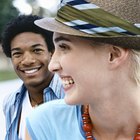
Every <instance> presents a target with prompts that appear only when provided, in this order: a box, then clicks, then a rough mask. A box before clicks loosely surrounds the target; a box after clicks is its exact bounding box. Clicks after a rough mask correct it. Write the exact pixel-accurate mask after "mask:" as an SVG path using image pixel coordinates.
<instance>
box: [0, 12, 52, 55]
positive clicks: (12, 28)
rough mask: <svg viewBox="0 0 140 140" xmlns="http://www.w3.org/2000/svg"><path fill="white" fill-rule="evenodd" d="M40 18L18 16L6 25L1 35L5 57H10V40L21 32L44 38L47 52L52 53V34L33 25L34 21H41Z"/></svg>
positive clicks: (35, 16)
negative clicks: (35, 34) (39, 35)
mask: <svg viewBox="0 0 140 140" xmlns="http://www.w3.org/2000/svg"><path fill="white" fill-rule="evenodd" d="M41 18H42V17H40V16H37V15H20V16H18V17H17V18H14V19H12V20H11V21H10V22H9V23H7V24H6V26H5V29H4V30H3V33H2V48H3V51H4V53H5V55H6V56H7V57H11V41H12V39H13V38H14V37H15V36H16V35H18V34H20V33H23V32H33V33H37V34H41V35H42V37H44V39H45V42H46V44H47V46H48V50H49V52H53V50H54V45H53V41H52V35H53V33H52V32H50V31H47V30H44V29H42V28H40V27H38V26H36V25H35V24H34V21H35V20H38V19H41Z"/></svg>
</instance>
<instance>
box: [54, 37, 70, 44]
mask: <svg viewBox="0 0 140 140" xmlns="http://www.w3.org/2000/svg"><path fill="white" fill-rule="evenodd" d="M62 40H63V41H69V42H70V39H68V38H66V37H63V36H59V37H57V38H55V39H54V42H55V43H57V42H59V41H62Z"/></svg>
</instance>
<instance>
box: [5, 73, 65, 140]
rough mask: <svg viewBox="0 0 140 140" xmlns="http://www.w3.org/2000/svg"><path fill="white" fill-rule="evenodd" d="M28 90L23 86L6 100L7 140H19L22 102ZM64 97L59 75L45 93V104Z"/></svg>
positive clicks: (55, 76)
mask: <svg viewBox="0 0 140 140" xmlns="http://www.w3.org/2000/svg"><path fill="white" fill-rule="evenodd" d="M26 91H27V89H26V87H25V85H24V84H23V85H22V86H21V88H20V89H19V90H17V91H16V92H14V93H12V94H10V95H9V96H8V97H6V98H5V99H4V102H3V111H4V114H5V120H6V136H5V140H19V138H18V133H17V132H18V122H19V119H20V113H21V110H22V102H23V99H24V96H25V93H26ZM63 97H64V90H63V87H62V84H61V81H60V79H59V76H58V75H56V74H55V75H54V77H53V79H52V81H51V83H50V85H49V87H47V88H45V89H44V91H43V99H44V102H48V101H50V100H54V99H61V98H63Z"/></svg>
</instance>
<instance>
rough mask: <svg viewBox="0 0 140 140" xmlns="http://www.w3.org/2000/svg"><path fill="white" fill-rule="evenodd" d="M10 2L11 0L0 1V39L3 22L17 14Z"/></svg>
mask: <svg viewBox="0 0 140 140" xmlns="http://www.w3.org/2000/svg"><path fill="white" fill-rule="evenodd" d="M12 2H13V0H1V2H0V39H1V33H2V30H3V28H4V26H5V24H6V23H7V22H8V21H9V20H11V19H12V18H14V17H16V16H17V15H18V14H19V11H18V10H17V9H16V8H15V7H14V6H13V4H12Z"/></svg>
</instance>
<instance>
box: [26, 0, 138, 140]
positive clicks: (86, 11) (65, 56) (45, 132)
mask: <svg viewBox="0 0 140 140" xmlns="http://www.w3.org/2000/svg"><path fill="white" fill-rule="evenodd" d="M126 11H127V12H126ZM139 14H140V2H139V1H137V0H129V1H124V0H117V1H116V0H115V1H110V0H102V1H100V0H91V1H90V2H87V1H83V0H76V1H70V2H67V3H65V5H64V6H63V7H61V8H60V9H59V11H58V13H57V17H56V19H52V18H45V19H43V20H39V21H36V22H35V23H36V24H37V25H38V26H40V27H42V28H45V29H47V30H51V31H54V35H53V41H54V44H55V52H54V54H53V56H52V59H51V61H50V63H49V70H50V71H52V72H55V73H57V74H59V76H60V78H61V80H62V83H63V87H64V90H65V93H66V95H65V98H64V100H58V101H53V102H50V103H46V104H44V105H42V106H40V107H39V108H37V109H36V110H34V112H32V113H31V115H29V117H28V118H27V129H28V133H29V135H30V136H29V135H28V136H29V137H31V138H32V139H33V140H40V139H41V140H50V139H51V140H95V139H96V140H132V139H133V140H140V63H139V62H140V51H139V49H140V46H139V44H140V28H139V25H140V24H138V23H140V16H139ZM56 104H57V105H56ZM48 106H49V107H48ZM47 108H49V109H47ZM55 116H61V119H58V118H56V117H55Z"/></svg>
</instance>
